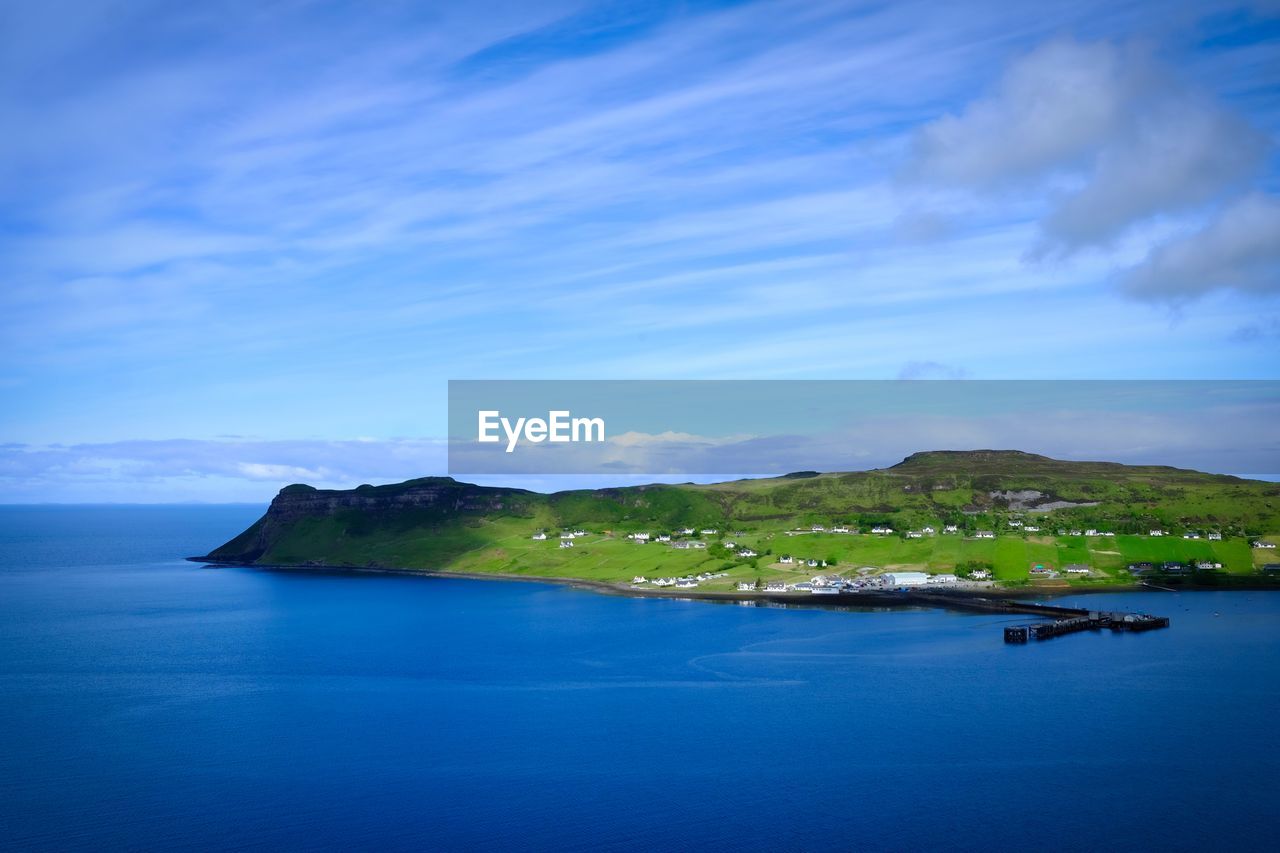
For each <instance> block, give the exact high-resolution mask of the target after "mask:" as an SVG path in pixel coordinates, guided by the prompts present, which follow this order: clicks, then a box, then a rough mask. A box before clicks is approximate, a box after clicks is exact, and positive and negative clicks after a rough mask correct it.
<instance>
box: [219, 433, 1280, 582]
mask: <svg viewBox="0 0 1280 853" xmlns="http://www.w3.org/2000/svg"><path fill="white" fill-rule="evenodd" d="M1018 489H1036V490H1037V491H1040V492H1042V493H1043V494H1044V495H1045V496H1046V498H1049V497H1051V498H1053V499H1060V500H1070V501H1090V502H1097V505H1096V506H1091V507H1074V508H1068V509H1063V510H1057V511H1055V512H1053V513H1050V514H1047V515H1031V514H1029V513H1026V512H1014V511H1010V510H1009V509H1008V508H1007V507H1005V506H1004V505H1002V504H1001V502H1000V500H998V499H996V498H993V497H992V493H993V492H997V491H1006V490H1018ZM335 505H337V506H338V508H337V509H334V508H333V507H334V506H335ZM1278 506H1280V486H1278V485H1277V484H1274V483H1264V482H1258V481H1248V480H1239V479H1236V478H1231V477H1217V476H1211V475H1207V474H1199V473H1197V472H1191V471H1179V470H1177V469H1167V468H1129V467H1125V466H1116V465H1109V464H1106V463H1064V462H1056V461H1054V460H1047V459H1044V458H1042V457H1034V456H1030V455H1028V454H1001V453H997V454H985V453H973V454H920V455H917V456H915V457H911V458H910V459H908V460H907V461H906V462H904V463H902V464H901V465H898V466H894V467H893V468H889V469H885V470H883V471H867V472H858V473H852V474H823V475H820V476H816V477H806V478H802V479H787V478H778V479H771V480H750V481H739V482H733V483H720V484H716V485H711V486H649V487H632V488H619V489H603V490H595V491H573V492H562V493H558V494H554V495H540V494H536V493H531V492H523V491H520V490H512V489H500V488H482V487H478V486H471V485H468V484H465V483H458V482H455V481H453V480H450V479H448V478H427V479H423V480H415V481H409V482H407V483H403V484H397V485H389V486H367V487H361V488H360V489H357V490H353V491H352V492H321V491H317V490H315V489H312V488H310V487H308V486H291V487H288V488H286V489H285V490H283V491H282V492H281V495H280V496H279V497H278V498H277V500H276V501H275V502H274V503H273V505H272V509H271V510H270V511H269V512H268V513H267V515H266V516H265V517H264V518H263V519H261V520H260V521H259V522H257V523H256V524H255V525H254V526H252V527H251V528H250V529H248V530H246V531H245V532H244V533H243V534H241V535H240V536H238V537H236V538H235V539H233V540H232V541H231V542H229V543H227V544H226V545H224V546H222V548H219V549H217V550H215V551H214V552H213V553H214V556H221V557H226V558H232V559H243V560H245V561H249V562H253V561H257V562H259V563H273V564H285V565H305V564H307V563H321V564H326V565H349V566H387V567H403V568H420V569H434V570H452V571H464V572H482V573H504V574H520V575H529V576H540V577H577V578H584V579H591V580H603V581H614V582H616V581H627V580H630V578H631V577H632V576H634V575H637V574H641V575H645V576H649V577H652V576H654V575H681V574H693V573H698V572H703V571H718V570H721V569H723V568H725V567H726V566H728V567H729V573H730V576H729V577H728V578H726V579H724V580H723V581H720V582H719V584H720V585H722V586H726V587H727V586H730V585H731V584H732V583H734V582H736V581H737V580H754V579H755V578H757V577H760V578H762V579H764V580H769V579H774V578H786V579H788V580H796V579H798V578H800V577H808V576H810V575H812V574H814V573H815V572H814V570H812V569H809V568H808V567H793V568H786V567H783V566H780V565H778V563H777V558H778V557H779V556H780V555H782V554H788V553H789V554H792V555H794V556H796V557H798V558H807V557H813V558H817V559H824V560H828V561H831V562H833V563H834V564H835V565H834V569H833V570H835V571H840V572H845V573H847V572H852V571H856V570H857V569H859V568H862V567H875V568H877V569H889V568H897V569H919V570H923V571H929V572H947V571H952V570H953V569H954V568H955V567H956V566H957V565H960V564H962V563H968V562H978V563H984V564H990V565H991V566H992V567H993V569H994V573H995V576H996V577H997V579H999V580H1001V581H1004V582H1009V583H1018V582H1025V581H1026V580H1027V579H1028V569H1029V568H1030V567H1031V566H1032V565H1034V564H1036V563H1040V564H1044V565H1049V566H1052V567H1054V568H1056V569H1061V568H1063V567H1064V566H1066V565H1068V564H1071V563H1083V564H1086V565H1089V566H1092V567H1094V568H1096V569H1098V570H1099V571H1100V572H1101V573H1102V575H1103V576H1104V577H1103V578H1102V579H1098V578H1091V579H1088V580H1083V579H1077V580H1073V581H1072V582H1073V583H1079V584H1093V585H1096V584H1099V583H1108V582H1111V583H1118V582H1128V581H1129V580H1130V578H1129V576H1128V573H1127V572H1126V571H1125V570H1124V567H1125V565H1127V564H1128V563H1130V562H1152V563H1160V562H1164V561H1166V560H1178V561H1183V562H1185V561H1188V560H1195V559H1212V560H1215V561H1218V562H1221V563H1223V564H1224V566H1225V567H1226V570H1227V571H1228V572H1230V573H1232V574H1235V575H1240V576H1245V575H1249V574H1251V573H1253V572H1255V571H1256V569H1257V567H1259V566H1261V565H1263V564H1265V563H1268V562H1277V561H1280V557H1278V556H1277V554H1276V552H1275V551H1255V550H1254V549H1251V548H1249V545H1248V539H1249V538H1250V537H1252V536H1257V535H1261V534H1263V533H1264V532H1266V531H1274V530H1280V509H1277V507H1278ZM1013 516H1020V517H1022V518H1024V519H1026V520H1028V521H1030V520H1031V519H1034V520H1035V521H1036V522H1037V523H1038V524H1039V526H1041V527H1042V528H1043V530H1044V531H1046V534H1049V535H1034V536H1028V535H1025V534H1023V533H1022V532H1020V531H1011V530H1009V529H1008V528H1007V527H1006V526H1005V522H1006V521H1008V520H1009V519H1010V518H1011V517H1013ZM840 522H843V523H848V524H851V525H853V526H858V527H861V528H863V529H866V528H869V527H870V526H871V525H872V524H874V523H880V522H884V523H888V524H890V525H892V526H893V527H894V528H895V529H897V530H899V531H902V530H906V529H912V528H914V529H919V528H920V527H922V526H923V525H925V524H930V525H932V526H934V527H936V528H939V529H941V526H942V524H944V523H953V524H960V525H962V526H965V527H967V528H968V529H969V530H973V529H975V528H989V529H995V530H998V531H1001V535H1000V537H999V538H997V539H995V540H978V539H973V538H970V537H968V536H964V535H950V536H944V535H935V536H932V537H927V538H924V539H904V538H901V537H900V536H897V535H895V536H890V537H880V536H872V535H857V536H851V535H839V534H831V533H824V534H804V535H797V536H789V535H787V531H788V530H790V529H792V528H795V527H797V526H803V527H808V526H809V525H811V524H815V523H817V524H824V525H827V526H831V525H833V524H835V523H840ZM686 525H687V526H692V527H695V528H699V529H700V528H702V527H704V526H714V527H717V528H719V529H720V530H721V531H722V534H721V536H719V537H714V538H716V539H723V538H724V536H723V533H724V532H727V531H731V530H742V531H745V535H744V536H740V537H735V538H736V539H737V541H738V542H739V543H740V544H742V545H749V546H751V547H752V548H754V549H755V550H757V551H759V552H761V554H762V555H763V556H761V557H759V558H756V559H754V560H751V561H742V560H737V559H727V558H725V557H724V556H723V555H719V556H717V555H716V554H713V553H709V552H708V551H703V550H688V551H681V550H676V549H672V548H670V547H668V546H666V545H662V544H658V543H651V544H648V545H636V544H635V543H634V542H631V541H629V540H627V539H626V534H627V533H628V532H633V531H638V530H648V531H650V532H657V531H669V530H672V529H675V528H678V527H681V526H686ZM1157 526H1158V527H1163V528H1166V529H1170V530H1173V531H1175V535H1172V536H1167V537H1162V538H1150V537H1148V536H1146V535H1135V532H1145V531H1146V529H1147V528H1148V527H1157ZM567 527H584V528H586V529H587V530H589V531H591V535H590V536H588V537H586V538H584V539H582V540H578V541H577V542H576V543H575V547H574V548H571V549H561V548H559V547H558V539H557V538H556V535H555V533H556V532H557V531H559V530H561V529H564V528H567ZM1087 527H1099V528H1107V529H1113V530H1117V531H1119V532H1120V533H1121V535H1118V536H1115V537H1088V538H1086V537H1079V536H1077V537H1071V536H1057V535H1052V532H1053V531H1056V530H1057V529H1059V528H1062V529H1071V528H1081V529H1084V528H1087ZM543 528H545V529H546V530H548V531H550V532H551V533H552V536H551V538H550V539H548V540H547V541H543V542H535V541H533V540H532V539H531V538H530V537H531V535H532V534H533V533H534V532H535V531H536V530H538V529H543ZM1182 529H1196V530H1211V529H1212V530H1222V531H1225V532H1226V533H1227V538H1226V539H1225V540H1224V541H1221V542H1210V541H1208V540H1207V539H1200V540H1185V539H1182V538H1181V536H1178V535H1176V532H1180V531H1181V530H1182Z"/></svg>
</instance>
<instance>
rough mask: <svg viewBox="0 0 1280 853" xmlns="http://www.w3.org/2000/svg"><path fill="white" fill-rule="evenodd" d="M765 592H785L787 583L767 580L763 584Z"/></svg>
mask: <svg viewBox="0 0 1280 853" xmlns="http://www.w3.org/2000/svg"><path fill="white" fill-rule="evenodd" d="M764 589H765V592H786V591H787V585H786V584H785V583H783V582H782V581H769V582H768V583H767V584H765V585H764Z"/></svg>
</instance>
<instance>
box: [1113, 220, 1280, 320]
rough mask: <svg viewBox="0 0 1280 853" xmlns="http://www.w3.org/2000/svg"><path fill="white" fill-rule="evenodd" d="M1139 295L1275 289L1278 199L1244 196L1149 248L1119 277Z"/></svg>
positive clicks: (1279, 257) (1180, 297)
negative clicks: (1193, 229) (1184, 232)
mask: <svg viewBox="0 0 1280 853" xmlns="http://www.w3.org/2000/svg"><path fill="white" fill-rule="evenodd" d="M1121 282H1122V286H1123V288H1124V290H1125V292H1127V293H1129V294H1130V295H1132V296H1135V297H1138V298H1141V299H1152V300H1170V301H1184V300H1187V299H1190V298H1193V297H1196V296H1200V295H1202V294H1205V293H1208V292H1209V291H1212V290H1219V289H1231V290H1238V291H1242V292H1245V293H1255V294H1274V293H1280V201H1277V200H1276V199H1275V198H1271V197H1267V196H1263V195H1250V196H1247V197H1246V198H1244V199H1241V200H1239V201H1237V202H1235V203H1234V204H1232V205H1231V206H1229V207H1228V208H1227V209H1226V210H1224V211H1223V212H1222V215H1221V216H1220V217H1218V218H1217V219H1216V220H1214V221H1213V222H1212V223H1211V224H1209V225H1208V226H1207V227H1205V228H1203V229H1202V230H1200V231H1197V232H1195V233H1193V234H1189V235H1187V236H1185V237H1182V238H1180V239H1175V240H1171V241H1169V242H1167V243H1165V244H1163V245H1160V246H1158V247H1156V248H1155V249H1154V250H1152V252H1151V254H1150V255H1149V256H1148V257H1147V258H1146V259H1145V260H1144V261H1143V262H1142V263H1140V264H1139V265H1137V266H1136V267H1134V268H1133V269H1131V270H1129V271H1128V272H1127V273H1125V274H1124V275H1123V276H1122V278H1121Z"/></svg>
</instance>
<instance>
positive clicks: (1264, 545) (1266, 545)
mask: <svg viewBox="0 0 1280 853" xmlns="http://www.w3.org/2000/svg"><path fill="white" fill-rule="evenodd" d="M1253 547H1255V548H1275V547H1276V543H1274V542H1263V541H1262V540H1261V539H1259V540H1258V541H1257V542H1254V543H1253Z"/></svg>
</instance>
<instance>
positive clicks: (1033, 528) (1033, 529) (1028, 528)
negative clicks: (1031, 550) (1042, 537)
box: [1022, 524, 1040, 533]
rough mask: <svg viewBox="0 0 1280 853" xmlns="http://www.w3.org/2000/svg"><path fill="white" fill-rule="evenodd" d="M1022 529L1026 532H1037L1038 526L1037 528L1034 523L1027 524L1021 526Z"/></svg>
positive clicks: (1038, 530)
mask: <svg viewBox="0 0 1280 853" xmlns="http://www.w3.org/2000/svg"><path fill="white" fill-rule="evenodd" d="M1022 529H1023V530H1025V531H1027V532H1028V533H1039V532H1040V528H1039V527H1036V526H1035V525H1034V524H1028V525H1027V526H1026V527H1024V528H1022Z"/></svg>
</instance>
